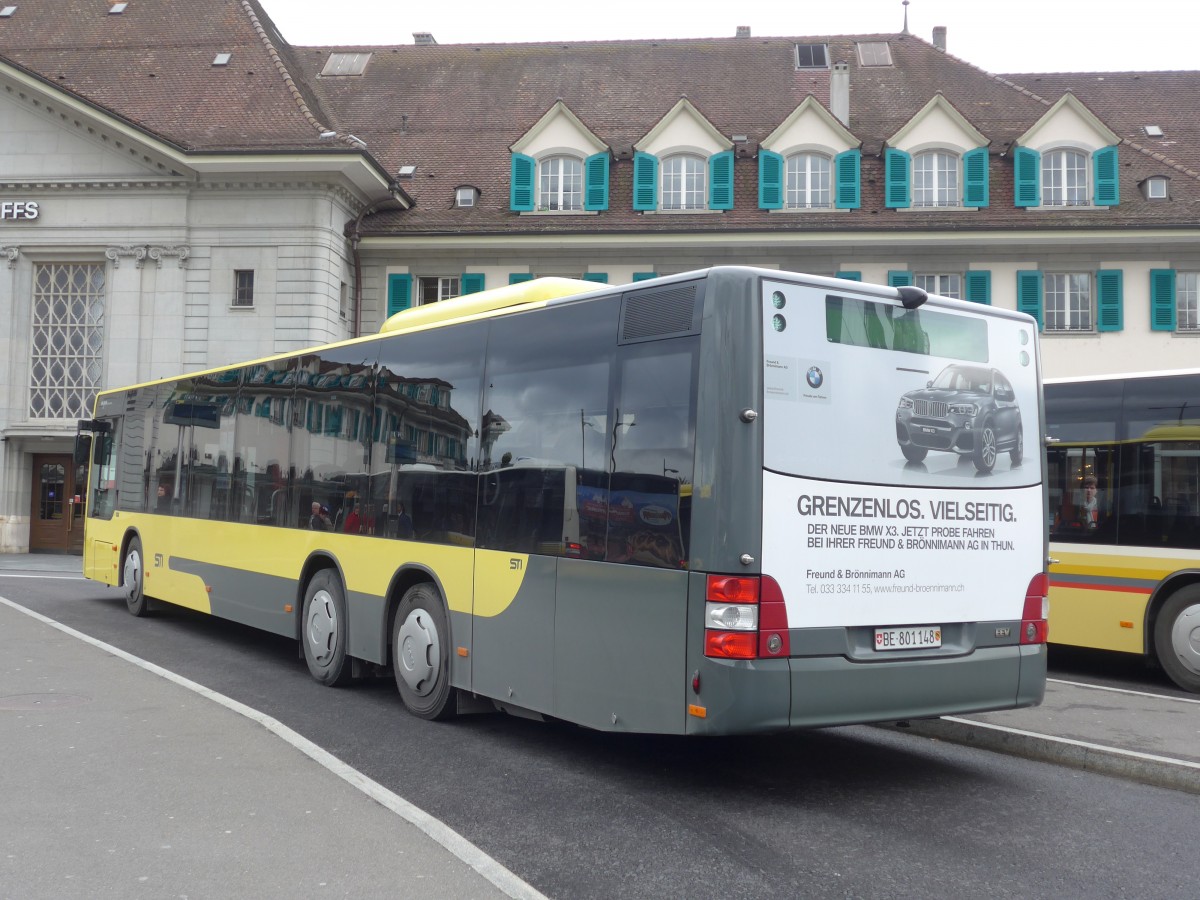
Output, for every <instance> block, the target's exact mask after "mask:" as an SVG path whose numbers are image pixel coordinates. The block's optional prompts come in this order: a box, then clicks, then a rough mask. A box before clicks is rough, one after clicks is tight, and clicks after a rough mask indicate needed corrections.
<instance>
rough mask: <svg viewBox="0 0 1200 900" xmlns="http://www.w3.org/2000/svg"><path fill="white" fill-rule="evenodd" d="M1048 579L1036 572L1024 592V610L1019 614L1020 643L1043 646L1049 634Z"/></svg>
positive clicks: (1043, 574) (1045, 575)
mask: <svg viewBox="0 0 1200 900" xmlns="http://www.w3.org/2000/svg"><path fill="white" fill-rule="evenodd" d="M1049 592H1050V577H1049V576H1048V575H1047V574H1046V573H1045V572H1038V573H1037V574H1036V575H1034V576H1033V578H1032V579H1030V581H1029V587H1028V588H1027V589H1026V591H1025V609H1024V611H1023V612H1022V613H1021V643H1022V644H1044V643H1046V639H1047V637H1048V636H1049V633H1050V626H1049V625H1048V624H1047V622H1046V617H1047V616H1049V614H1050V599H1049V597H1048V596H1047V595H1048V594H1049Z"/></svg>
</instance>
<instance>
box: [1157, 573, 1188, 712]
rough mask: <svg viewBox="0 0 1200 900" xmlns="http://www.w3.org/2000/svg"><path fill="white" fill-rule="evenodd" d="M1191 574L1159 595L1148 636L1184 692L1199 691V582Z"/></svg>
mask: <svg viewBox="0 0 1200 900" xmlns="http://www.w3.org/2000/svg"><path fill="white" fill-rule="evenodd" d="M1190 574H1191V575H1192V577H1191V578H1186V579H1178V580H1175V581H1174V582H1172V583H1170V584H1171V585H1172V586H1171V587H1170V589H1169V590H1161V589H1160V591H1159V592H1158V593H1157V594H1156V596H1155V598H1154V604H1153V612H1152V613H1151V616H1152V619H1151V623H1150V627H1149V628H1148V629H1147V633H1148V634H1149V635H1150V641H1151V651H1152V653H1153V655H1154V658H1155V659H1157V660H1158V664H1159V665H1160V666H1161V667H1162V669H1163V671H1164V672H1166V674H1167V676H1168V677H1169V678H1170V679H1171V680H1172V681H1173V682H1175V684H1177V685H1178V686H1179V687H1181V688H1183V689H1185V690H1189V691H1195V692H1200V579H1198V578H1197V577H1196V573H1190Z"/></svg>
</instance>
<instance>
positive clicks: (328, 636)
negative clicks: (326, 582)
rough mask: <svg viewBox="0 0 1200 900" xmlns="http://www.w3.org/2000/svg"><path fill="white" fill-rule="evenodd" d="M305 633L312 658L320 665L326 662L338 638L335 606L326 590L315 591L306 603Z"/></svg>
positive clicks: (331, 654)
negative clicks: (310, 599) (306, 620)
mask: <svg viewBox="0 0 1200 900" xmlns="http://www.w3.org/2000/svg"><path fill="white" fill-rule="evenodd" d="M305 634H306V636H307V638H308V646H309V649H310V650H311V651H312V656H313V659H315V660H316V661H317V662H318V663H320V664H322V665H323V664H325V663H327V662H328V661H329V659H330V657H332V656H333V651H334V648H335V647H337V638H338V618H337V607H335V606H334V604H333V598H332V597H331V596H330V595H329V592H328V591H317V592H316V593H315V594H314V595H313V598H312V601H311V602H310V603H309V604H308V622H307V623H306V625H305Z"/></svg>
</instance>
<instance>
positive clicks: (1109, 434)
mask: <svg viewBox="0 0 1200 900" xmlns="http://www.w3.org/2000/svg"><path fill="white" fill-rule="evenodd" d="M1123 385H1124V382H1123V381H1121V380H1120V379H1113V380H1108V381H1091V382H1083V383H1079V382H1076V383H1072V384H1047V385H1046V386H1045V395H1046V430H1047V431H1048V432H1049V434H1050V437H1053V438H1058V440H1060V441H1065V442H1068V443H1085V442H1092V441H1115V440H1116V439H1117V418H1118V416H1119V415H1120V410H1121V393H1122V387H1123Z"/></svg>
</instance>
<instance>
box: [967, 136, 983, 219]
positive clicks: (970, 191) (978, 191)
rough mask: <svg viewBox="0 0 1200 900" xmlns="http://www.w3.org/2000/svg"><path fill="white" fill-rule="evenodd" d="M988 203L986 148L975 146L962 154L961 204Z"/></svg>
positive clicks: (979, 205)
mask: <svg viewBox="0 0 1200 900" xmlns="http://www.w3.org/2000/svg"><path fill="white" fill-rule="evenodd" d="M987 205H988V149H987V147H976V148H975V149H974V150H968V151H967V152H966V153H964V154H963V206H974V207H985V206H987Z"/></svg>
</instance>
